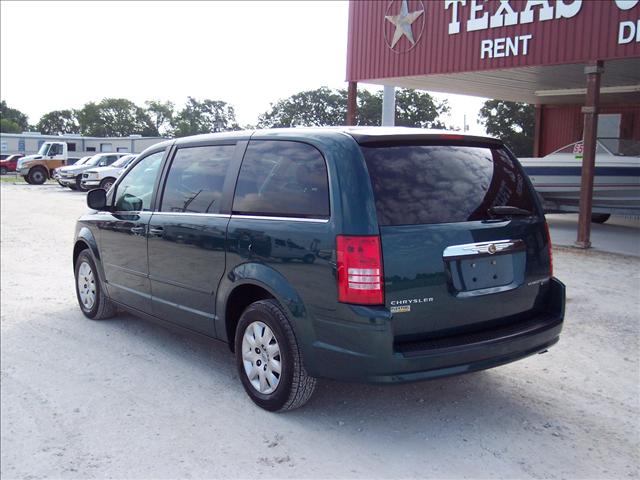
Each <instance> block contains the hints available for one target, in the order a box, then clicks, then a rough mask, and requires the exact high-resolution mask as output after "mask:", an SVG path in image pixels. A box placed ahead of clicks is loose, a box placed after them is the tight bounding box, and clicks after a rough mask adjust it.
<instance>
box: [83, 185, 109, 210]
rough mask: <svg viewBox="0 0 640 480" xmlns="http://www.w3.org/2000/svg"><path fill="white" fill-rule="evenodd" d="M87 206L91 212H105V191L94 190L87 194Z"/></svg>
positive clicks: (101, 189) (100, 189)
mask: <svg viewBox="0 0 640 480" xmlns="http://www.w3.org/2000/svg"><path fill="white" fill-rule="evenodd" d="M87 206H88V207H89V208H91V209H93V210H107V191H106V190H105V189H104V188H94V189H93V190H90V191H89V193H87Z"/></svg>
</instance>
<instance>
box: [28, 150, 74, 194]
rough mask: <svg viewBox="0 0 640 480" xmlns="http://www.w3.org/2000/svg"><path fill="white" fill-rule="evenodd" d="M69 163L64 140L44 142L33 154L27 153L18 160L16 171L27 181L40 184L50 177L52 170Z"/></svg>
mask: <svg viewBox="0 0 640 480" xmlns="http://www.w3.org/2000/svg"><path fill="white" fill-rule="evenodd" d="M68 163H69V149H68V147H67V143H66V142H45V143H43V144H42V146H41V147H40V150H38V153H36V154H35V155H27V156H26V157H22V158H21V159H20V160H18V164H17V165H16V172H17V173H18V175H21V176H22V178H24V179H25V181H26V182H27V183H31V184H33V185H42V184H43V183H44V182H46V181H47V180H48V179H49V178H52V176H53V171H54V170H55V169H56V168H58V167H62V166H64V165H67V164H68Z"/></svg>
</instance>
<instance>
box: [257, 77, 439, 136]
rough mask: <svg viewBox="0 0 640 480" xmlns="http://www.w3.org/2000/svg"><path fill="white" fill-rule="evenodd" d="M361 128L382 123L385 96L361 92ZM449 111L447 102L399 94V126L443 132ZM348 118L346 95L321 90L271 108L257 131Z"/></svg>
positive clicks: (411, 93) (405, 92)
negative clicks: (435, 129) (436, 129)
mask: <svg viewBox="0 0 640 480" xmlns="http://www.w3.org/2000/svg"><path fill="white" fill-rule="evenodd" d="M357 103H358V115H357V123H358V125H367V126H375V125H380V124H381V122H382V92H381V91H378V92H375V93H371V92H369V91H368V90H364V89H360V90H359V91H358V98H357ZM448 111H449V106H448V105H447V103H446V102H436V101H435V100H434V99H433V97H432V96H431V95H429V94H428V93H426V92H419V91H416V90H402V89H400V90H398V91H397V92H396V125H402V126H411V127H422V128H443V127H444V123H443V122H442V121H440V119H439V117H440V115H442V114H446V113H447V112H448ZM346 115H347V91H346V90H332V89H330V88H327V87H320V88H318V89H316V90H307V91H304V92H299V93H296V94H295V95H292V96H291V97H289V98H285V99H282V100H278V101H277V102H276V103H275V104H271V109H270V110H269V111H268V112H265V113H263V114H262V115H260V116H259V117H258V127H260V128H275V127H291V126H296V125H298V126H306V127H312V126H327V125H344V124H345V121H346Z"/></svg>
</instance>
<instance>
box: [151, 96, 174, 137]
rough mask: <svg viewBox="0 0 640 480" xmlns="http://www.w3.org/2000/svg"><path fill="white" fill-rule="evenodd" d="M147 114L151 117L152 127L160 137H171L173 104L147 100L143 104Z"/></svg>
mask: <svg viewBox="0 0 640 480" xmlns="http://www.w3.org/2000/svg"><path fill="white" fill-rule="evenodd" d="M145 105H146V106H147V113H148V114H149V116H150V117H151V121H152V122H153V125H154V126H155V127H156V130H157V131H158V133H159V134H160V135H162V136H171V134H172V130H173V127H172V126H171V122H172V121H173V116H174V114H175V105H174V104H173V102H161V101H160V100H148V101H146V102H145Z"/></svg>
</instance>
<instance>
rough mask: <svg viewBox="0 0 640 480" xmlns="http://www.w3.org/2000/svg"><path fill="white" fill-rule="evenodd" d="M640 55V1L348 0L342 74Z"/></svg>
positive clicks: (361, 76)
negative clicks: (344, 72) (345, 50)
mask: <svg viewBox="0 0 640 480" xmlns="http://www.w3.org/2000/svg"><path fill="white" fill-rule="evenodd" d="M630 57H640V0H603V1H599V0H582V1H581V0H557V1H554V0H502V1H493V0H491V1H486V2H485V1H483V0H433V1H429V0H379V1H362V0H352V1H351V3H350V9H349V44H348V53H347V80H355V81H360V80H362V81H364V80H367V79H371V80H372V79H378V80H379V79H384V78H389V77H405V76H415V75H431V74H445V73H457V72H469V71H481V70H491V69H503V68H515V67H525V66H539V65H557V64H569V63H584V62H587V61H590V60H612V59H619V58H630Z"/></svg>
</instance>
